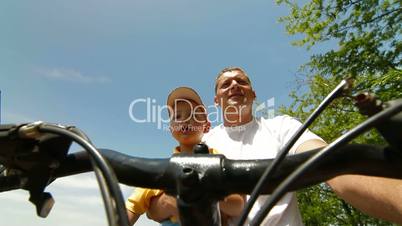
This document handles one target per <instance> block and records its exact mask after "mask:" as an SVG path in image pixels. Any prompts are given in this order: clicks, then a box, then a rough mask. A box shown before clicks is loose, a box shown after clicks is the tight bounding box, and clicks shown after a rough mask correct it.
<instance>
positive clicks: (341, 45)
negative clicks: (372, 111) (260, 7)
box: [276, 0, 402, 225]
mask: <svg viewBox="0 0 402 226" xmlns="http://www.w3.org/2000/svg"><path fill="white" fill-rule="evenodd" d="M276 2H277V3H278V4H285V5H287V6H288V7H289V9H290V14H289V15H288V16H285V17H282V18H280V21H281V22H283V23H285V24H286V30H287V32H288V33H289V34H290V35H298V37H301V39H299V40H296V41H295V42H294V43H293V44H295V45H297V46H306V47H307V48H308V49H310V48H312V47H315V46H317V45H319V44H321V43H324V42H326V41H331V42H337V43H338V46H337V49H332V50H330V51H327V52H325V53H321V54H316V55H313V56H312V57H311V59H310V61H309V62H307V63H306V64H305V65H303V66H302V67H301V69H300V72H301V74H304V76H303V78H302V79H300V80H299V81H298V83H297V84H296V85H297V86H296V87H295V89H294V91H293V92H292V93H291V94H290V96H291V98H292V99H293V103H292V104H291V105H290V106H289V107H282V108H281V109H280V111H281V112H282V113H285V114H289V115H292V116H295V117H298V118H299V119H300V120H301V121H304V120H305V119H306V118H307V117H308V116H309V115H310V114H311V112H312V110H313V109H315V108H316V107H317V106H318V105H319V103H320V102H321V101H322V100H323V99H324V98H325V96H326V95H327V94H328V93H330V92H331V90H332V89H333V88H334V87H335V86H336V85H337V84H338V83H339V82H340V81H341V80H342V79H344V78H346V77H350V78H353V79H354V80H355V87H354V89H353V92H352V93H351V94H350V95H349V96H348V97H344V98H341V99H338V100H336V101H335V102H334V103H332V104H331V105H330V106H329V107H328V108H327V109H326V110H325V111H324V112H323V113H322V114H321V116H320V117H319V118H318V119H317V121H316V122H315V123H314V124H313V125H312V126H311V127H310V129H311V130H312V131H313V132H315V133H317V134H318V135H320V136H321V137H322V138H323V139H325V140H326V141H327V142H331V141H333V140H334V139H336V138H337V137H339V136H340V135H342V134H344V133H345V132H346V131H348V130H350V129H351V128H353V127H355V126H356V125H357V124H359V123H361V122H362V121H364V120H365V117H364V116H362V115H361V114H360V113H358V110H357V109H356V108H355V107H354V106H353V100H352V98H351V96H353V95H354V94H356V93H358V92H362V91H371V92H374V93H375V94H376V95H377V96H378V97H379V99H381V100H383V101H388V100H391V99H396V98H402V87H401V86H402V85H401V84H402V70H401V69H402V67H401V66H402V65H401V64H402V57H401V50H402V42H401V37H402V28H401V24H402V23H401V22H402V8H401V4H402V2H401V1H400V0H309V1H307V2H306V3H305V4H304V5H303V6H299V5H298V4H297V3H296V2H295V1H291V0H276ZM301 87H303V88H304V87H308V90H307V92H302V91H301V90H305V89H300V88H301ZM353 142H357V143H377V144H378V143H383V142H384V141H383V138H382V137H381V136H380V135H379V134H378V133H377V132H376V131H375V130H372V131H369V132H367V133H366V134H364V135H361V136H360V137H358V138H357V139H355V140H354V141H353ZM298 198H299V201H300V207H301V211H302V216H303V219H304V223H305V224H306V225H392V224H390V223H387V222H383V221H380V220H377V219H373V218H370V217H368V216H365V215H364V214H362V213H360V212H359V211H357V210H355V209H354V208H353V207H351V206H349V205H348V204H346V203H345V202H344V201H341V200H339V199H337V198H336V196H335V195H334V194H333V193H332V192H331V191H330V189H329V188H328V187H327V186H326V185H325V184H321V185H318V186H315V187H311V188H308V189H305V190H304V191H301V192H298Z"/></svg>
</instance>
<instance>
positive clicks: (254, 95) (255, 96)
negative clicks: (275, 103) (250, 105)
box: [253, 90, 257, 100]
mask: <svg viewBox="0 0 402 226" xmlns="http://www.w3.org/2000/svg"><path fill="white" fill-rule="evenodd" d="M253 98H254V100H255V98H257V95H256V94H255V91H254V90H253Z"/></svg>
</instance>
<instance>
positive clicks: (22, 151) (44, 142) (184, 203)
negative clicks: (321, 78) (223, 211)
mask: <svg viewBox="0 0 402 226" xmlns="http://www.w3.org/2000/svg"><path fill="white" fill-rule="evenodd" d="M400 105H401V104H400V103H399V105H398V106H399V108H400ZM401 121H402V113H399V114H398V115H396V116H394V117H391V118H390V119H389V120H388V121H386V124H383V125H382V126H381V125H380V127H379V129H380V132H381V133H382V134H383V135H384V137H386V138H388V139H387V140H389V143H390V144H391V146H390V147H380V146H377V145H363V144H350V145H345V146H343V147H340V148H337V149H336V150H334V151H333V152H331V153H329V154H328V155H327V156H326V157H325V158H324V159H322V160H321V161H320V162H319V164H317V165H315V167H314V168H310V169H308V170H306V171H305V172H304V174H303V179H297V180H295V181H294V182H293V183H292V184H291V185H290V186H289V188H288V190H287V191H293V190H297V189H300V188H304V187H306V186H310V185H314V184H317V183H319V182H322V181H326V180H328V179H330V178H333V177H335V176H338V175H342V174H362V175H371V176H382V177H389V178H399V179H402V152H401V150H400V141H399V140H398V137H399V135H398V134H399V133H398V134H394V133H393V132H395V131H397V132H398V131H400V127H399V126H398V125H401ZM394 122H396V123H394ZM29 125H30V124H28V125H27V124H22V125H0V164H2V165H5V166H6V168H7V169H8V170H6V172H5V173H4V175H3V176H1V174H0V192H1V191H6V190H13V189H18V188H22V189H26V190H29V191H30V196H31V198H30V201H31V202H33V203H34V204H35V205H36V206H37V212H38V215H40V216H46V215H47V213H48V212H46V211H43V210H44V209H43V207H46V208H47V206H48V205H47V204H46V203H48V201H51V196H50V194H48V193H44V192H43V191H44V188H45V187H46V186H47V185H49V184H50V183H51V182H52V181H53V180H55V179H57V178H58V177H63V176H69V175H74V174H78V173H83V172H88V171H91V170H92V164H91V162H92V161H93V159H91V156H90V155H88V153H87V152H76V153H72V154H67V152H68V149H69V146H70V145H71V140H70V139H68V138H66V137H63V136H61V135H56V134H49V133H43V134H40V135H39V136H37V135H38V134H35V131H33V130H32V129H33V128H31V127H30V126H29ZM45 127H46V125H45ZM388 127H389V128H391V129H392V130H389V129H388ZM21 128H24V131H25V133H23V134H21ZM31 130H32V131H31ZM78 135H79V136H82V135H81V134H79V133H78ZM319 150H320V149H316V150H311V151H309V152H304V153H301V154H297V155H292V156H287V157H286V158H285V159H284V161H283V163H282V164H281V165H280V166H279V167H278V169H277V170H276V171H275V172H274V173H273V174H272V175H270V177H269V178H268V181H269V183H264V184H263V189H262V193H263V194H269V193H270V192H272V191H273V190H274V189H275V188H276V187H277V186H278V185H279V183H280V182H282V181H283V180H284V179H285V178H286V177H287V176H288V175H289V174H290V173H291V172H293V171H294V170H295V169H296V168H297V167H299V166H300V165H301V164H303V163H304V162H305V161H306V160H307V159H309V158H310V157H311V156H313V155H314V154H316V153H317V152H318V151H319ZM100 152H101V156H103V157H104V158H105V159H106V160H107V162H108V164H110V165H111V166H112V168H113V170H114V172H115V173H116V176H117V178H118V180H119V181H120V182H121V183H124V184H127V185H130V186H140V187H149V188H158V189H163V190H164V191H165V192H166V193H168V194H171V195H176V197H178V208H179V212H180V213H181V214H180V216H182V215H186V217H185V218H181V219H180V221H181V223H182V225H194V224H195V223H196V224H195V225H219V223H218V222H219V221H218V219H219V216H217V215H216V214H217V213H219V212H218V211H217V206H216V203H217V200H220V199H222V198H223V197H225V196H226V195H228V194H231V193H250V192H251V191H252V190H253V188H254V186H255V184H256V183H257V182H258V180H259V179H260V177H261V175H263V173H264V171H265V169H266V168H267V167H268V166H270V164H272V162H273V160H231V159H227V158H225V157H224V156H223V155H206V154H196V155H184V154H182V155H175V156H173V157H171V158H169V159H144V158H136V157H131V156H128V155H125V154H122V153H119V152H115V151H112V150H107V149H101V150H100ZM9 169H11V170H9ZM50 203H51V202H50ZM38 206H39V207H40V208H38ZM200 209H203V210H206V209H208V210H210V211H208V212H200V211H199V210H200ZM189 216H190V217H189ZM189 219H190V220H189Z"/></svg>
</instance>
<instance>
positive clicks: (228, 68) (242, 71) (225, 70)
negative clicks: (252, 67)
mask: <svg viewBox="0 0 402 226" xmlns="http://www.w3.org/2000/svg"><path fill="white" fill-rule="evenodd" d="M228 71H240V72H241V73H243V74H244V75H245V76H246V77H247V81H248V82H249V83H250V85H251V81H250V78H249V77H248V75H247V73H246V72H245V71H244V70H243V69H242V68H241V67H226V68H224V69H223V70H222V71H220V72H219V74H218V76H216V79H215V93H216V92H217V91H218V80H219V79H220V77H222V75H223V74H224V73H226V72H228Z"/></svg>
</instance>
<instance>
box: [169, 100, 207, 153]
mask: <svg viewBox="0 0 402 226" xmlns="http://www.w3.org/2000/svg"><path fill="white" fill-rule="evenodd" d="M208 128H209V122H208V120H207V115H206V112H205V108H204V106H202V105H199V104H197V103H195V102H194V101H191V100H183V101H178V102H177V103H176V104H175V105H174V108H173V112H172V115H171V120H170V131H171V132H172V136H173V137H174V138H175V139H176V140H177V141H178V142H179V143H180V144H184V145H195V144H198V143H199V142H201V138H202V135H203V134H204V133H205V132H207V130H208Z"/></svg>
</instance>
